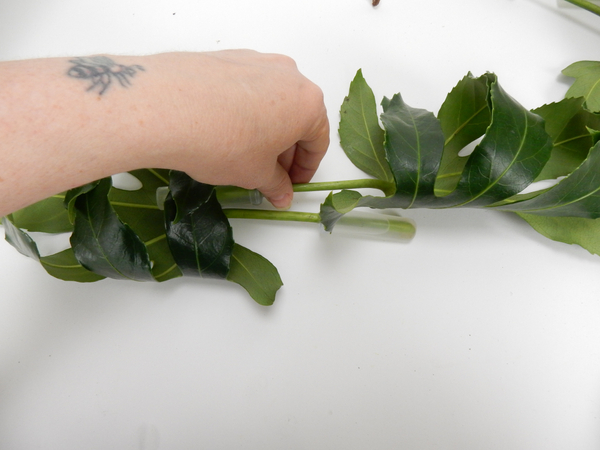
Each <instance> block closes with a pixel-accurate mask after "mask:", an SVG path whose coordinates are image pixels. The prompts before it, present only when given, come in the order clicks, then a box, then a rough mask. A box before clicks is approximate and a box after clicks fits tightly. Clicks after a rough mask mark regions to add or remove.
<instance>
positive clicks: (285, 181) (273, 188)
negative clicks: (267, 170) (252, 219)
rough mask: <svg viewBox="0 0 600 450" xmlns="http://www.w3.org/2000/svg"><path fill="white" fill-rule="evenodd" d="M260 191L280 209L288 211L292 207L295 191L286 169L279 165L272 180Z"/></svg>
mask: <svg viewBox="0 0 600 450" xmlns="http://www.w3.org/2000/svg"><path fill="white" fill-rule="evenodd" d="M258 190H259V191H260V192H261V193H262V194H263V195H264V196H265V197H266V199H267V200H269V202H271V204H272V205H273V206H274V207H275V208H278V209H288V208H289V207H290V206H291V205H292V198H293V197H294V191H293V188H292V181H291V180H290V176H289V174H288V173H287V172H286V171H285V169H284V168H283V167H282V166H281V165H280V164H277V166H275V171H274V173H273V176H272V177H271V179H270V180H268V181H267V182H266V183H265V185H263V186H262V187H259V188H258Z"/></svg>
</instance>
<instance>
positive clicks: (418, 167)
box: [381, 94, 444, 208]
mask: <svg viewBox="0 0 600 450" xmlns="http://www.w3.org/2000/svg"><path fill="white" fill-rule="evenodd" d="M381 121H382V123H383V125H384V127H385V130H386V139H385V151H386V157H387V160H388V162H389V163H390V167H391V169H392V173H393V174H394V179H395V182H396V193H395V194H394V197H395V198H394V205H395V206H396V207H401V208H411V207H417V206H422V205H424V204H427V203H430V202H431V201H433V200H435V196H434V189H433V187H434V183H435V178H436V174H437V171H438V169H439V164H440V159H441V157H442V151H443V148H444V135H443V133H442V128H441V126H440V122H439V120H437V118H436V117H435V116H434V115H433V114H432V113H430V112H429V111H426V110H424V109H417V108H412V107H410V106H408V105H407V104H406V103H404V101H403V100H402V97H401V96H400V94H396V95H394V96H393V97H392V99H391V100H389V101H387V100H386V101H385V102H384V112H383V114H382V115H381Z"/></svg>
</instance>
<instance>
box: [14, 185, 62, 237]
mask: <svg viewBox="0 0 600 450" xmlns="http://www.w3.org/2000/svg"><path fill="white" fill-rule="evenodd" d="M64 198H65V197H64V194H62V195H54V196H52V197H49V198H47V199H44V200H42V201H39V202H37V203H34V204H33V205H30V206H27V207H26V208H23V209H20V210H18V211H15V212H14V213H12V214H11V216H12V221H13V223H14V225H15V226H16V227H18V228H22V229H25V230H29V231H39V232H43V233H66V232H70V231H73V224H72V223H71V222H70V221H69V215H68V212H67V210H66V208H65V206H64Z"/></svg>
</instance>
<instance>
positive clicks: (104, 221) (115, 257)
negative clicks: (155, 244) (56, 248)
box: [70, 178, 154, 281]
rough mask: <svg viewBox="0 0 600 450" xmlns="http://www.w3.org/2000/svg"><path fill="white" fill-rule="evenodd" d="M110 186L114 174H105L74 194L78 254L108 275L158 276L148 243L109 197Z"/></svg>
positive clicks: (73, 239)
mask: <svg viewBox="0 0 600 450" xmlns="http://www.w3.org/2000/svg"><path fill="white" fill-rule="evenodd" d="M110 187H111V180H110V178H105V179H103V180H100V181H99V182H98V184H97V185H96V186H95V187H94V188H93V189H91V190H89V191H87V192H84V193H82V192H78V193H77V195H75V196H74V197H71V200H70V201H72V203H73V205H74V212H75V229H74V231H73V234H72V236H71V245H72V247H73V250H74V253H75V257H76V258H77V260H78V261H79V262H80V263H81V264H82V265H83V266H84V267H85V268H86V269H88V270H91V271H92V272H95V273H97V274H99V275H102V276H105V277H108V278H116V279H130V280H136V281H151V280H154V277H153V276H152V272H151V270H150V258H149V256H148V252H147V250H146V246H145V245H144V243H143V242H142V241H141V240H140V238H139V237H138V236H137V234H135V232H133V230H132V229H131V228H130V227H129V226H128V225H126V224H124V223H123V222H122V221H121V220H120V219H119V217H118V216H117V214H116V212H115V210H114V209H113V207H112V206H111V204H110V202H109V200H108V192H109V190H110Z"/></svg>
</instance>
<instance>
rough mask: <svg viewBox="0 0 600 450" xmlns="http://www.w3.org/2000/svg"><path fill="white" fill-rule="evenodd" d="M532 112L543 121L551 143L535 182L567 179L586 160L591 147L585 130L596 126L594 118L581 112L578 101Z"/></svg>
mask: <svg viewBox="0 0 600 450" xmlns="http://www.w3.org/2000/svg"><path fill="white" fill-rule="evenodd" d="M532 112H533V113H535V114H538V115H539V116H541V117H542V118H543V119H544V121H545V124H546V125H545V126H546V131H547V132H548V134H549V135H550V137H551V138H552V143H553V149H552V154H551V155H550V159H549V161H548V162H547V163H546V165H545V166H544V169H543V170H542V172H541V173H540V174H539V175H538V177H537V180H551V179H555V178H558V177H562V176H566V175H568V174H569V173H571V172H572V171H573V170H575V169H576V168H577V167H578V166H579V165H580V164H581V163H582V162H583V161H584V160H585V158H586V157H587V155H588V153H589V151H590V148H592V146H593V145H594V139H593V136H592V135H591V134H590V131H589V130H588V126H590V125H591V126H597V125H596V124H595V121H596V118H595V117H594V116H593V115H592V114H591V113H590V112H589V111H587V110H585V109H583V98H581V97H577V98H566V99H563V100H561V101H560V102H558V103H550V104H548V105H544V106H541V107H539V108H537V109H534V110H532ZM537 180H536V181H537Z"/></svg>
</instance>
